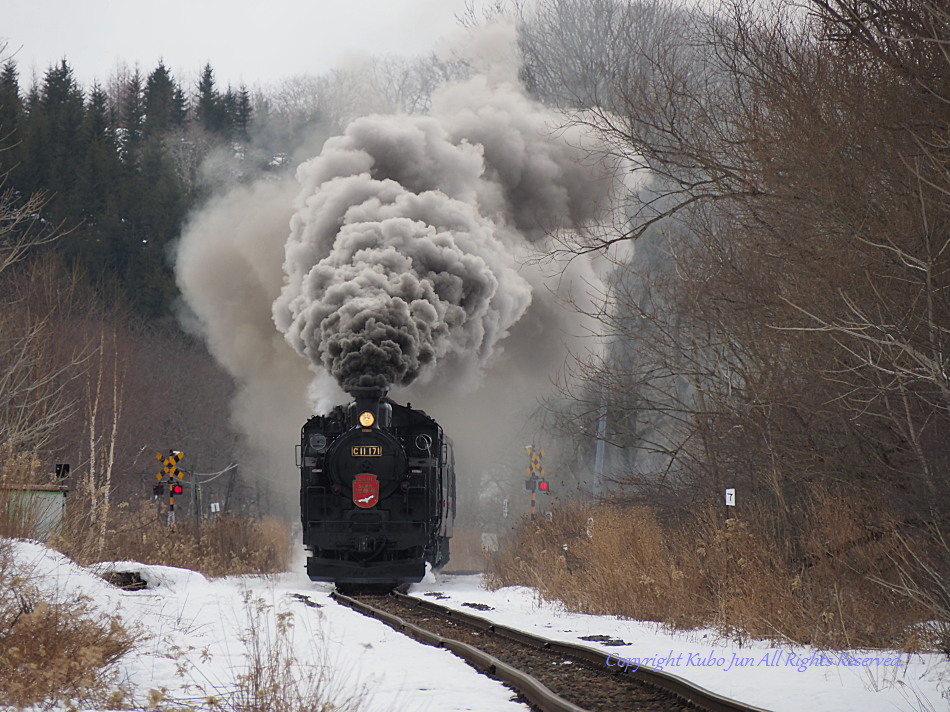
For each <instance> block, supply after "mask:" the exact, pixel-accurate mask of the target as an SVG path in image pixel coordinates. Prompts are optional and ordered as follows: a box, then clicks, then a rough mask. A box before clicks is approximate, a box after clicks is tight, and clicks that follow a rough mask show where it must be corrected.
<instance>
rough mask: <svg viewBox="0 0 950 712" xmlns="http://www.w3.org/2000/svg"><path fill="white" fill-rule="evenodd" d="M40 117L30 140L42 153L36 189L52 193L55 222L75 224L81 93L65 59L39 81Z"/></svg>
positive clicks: (82, 115) (80, 155)
mask: <svg viewBox="0 0 950 712" xmlns="http://www.w3.org/2000/svg"><path fill="white" fill-rule="evenodd" d="M39 108H40V111H41V113H42V117H38V119H39V120H40V122H41V123H40V126H39V131H38V133H37V134H34V135H33V139H34V140H39V141H42V142H43V143H44V144H45V150H44V149H41V151H40V152H38V153H37V154H35V155H41V156H42V157H43V159H45V160H44V161H43V164H41V165H40V166H38V168H39V169H40V172H39V174H38V176H37V177H38V179H39V181H40V183H41V185H40V186H38V187H40V188H43V189H46V190H47V191H48V192H50V193H55V194H56V198H55V199H54V201H53V202H52V204H51V207H52V209H53V215H52V217H53V219H54V221H55V222H59V221H62V220H65V221H67V223H73V222H78V219H77V218H78V216H79V212H80V211H79V206H78V196H77V190H76V189H77V187H78V185H79V181H80V175H79V172H80V170H79V167H80V165H81V164H82V161H83V157H84V153H85V144H84V142H83V140H82V139H83V130H82V129H83V121H84V118H85V108H84V106H83V95H82V90H81V89H80V88H79V85H78V84H77V83H76V79H75V77H74V76H73V70H72V68H71V67H70V66H69V64H68V63H67V62H66V60H65V59H63V60H61V61H60V63H59V64H57V65H54V66H52V67H50V68H49V69H48V70H47V72H46V76H45V77H44V80H43V88H42V90H41V92H40V96H39Z"/></svg>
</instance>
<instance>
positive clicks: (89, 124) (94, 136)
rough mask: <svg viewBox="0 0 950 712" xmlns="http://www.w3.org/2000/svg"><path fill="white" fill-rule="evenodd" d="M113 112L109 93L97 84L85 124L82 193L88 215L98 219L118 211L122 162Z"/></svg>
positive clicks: (86, 214) (96, 220) (82, 202)
mask: <svg viewBox="0 0 950 712" xmlns="http://www.w3.org/2000/svg"><path fill="white" fill-rule="evenodd" d="M109 114H110V112H109V98H108V95H107V94H106V92H105V90H104V89H103V88H102V87H101V86H100V85H99V84H95V85H93V87H92V91H91V92H90V94H89V101H88V103H87V105H86V116H85V121H84V123H83V132H84V134H85V136H84V141H85V143H86V163H85V166H84V168H83V171H82V177H83V181H82V185H81V186H80V194H81V196H82V200H81V205H82V210H83V214H84V216H86V217H87V219H90V220H92V221H95V222H101V221H102V219H103V217H104V216H105V215H106V214H107V213H109V214H115V212H116V210H117V207H118V206H117V204H116V200H115V196H116V193H117V188H118V184H119V182H120V180H121V167H122V165H121V161H120V160H119V148H118V145H117V143H116V138H115V131H114V129H113V126H112V123H111V121H110V115H109Z"/></svg>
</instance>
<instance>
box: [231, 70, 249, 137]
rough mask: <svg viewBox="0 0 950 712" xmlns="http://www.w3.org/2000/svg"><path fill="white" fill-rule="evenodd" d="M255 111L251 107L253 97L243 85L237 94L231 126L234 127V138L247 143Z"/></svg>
mask: <svg viewBox="0 0 950 712" xmlns="http://www.w3.org/2000/svg"><path fill="white" fill-rule="evenodd" d="M253 116H254V110H253V108H252V107H251V95H250V92H248V90H247V87H246V86H244V85H243V84H242V85H241V89H240V90H239V91H238V93H237V102H236V104H235V109H234V115H233V117H232V120H231V125H232V126H233V127H234V137H235V138H237V139H238V140H240V141H247V140H248V138H249V129H250V125H251V119H252V118H253Z"/></svg>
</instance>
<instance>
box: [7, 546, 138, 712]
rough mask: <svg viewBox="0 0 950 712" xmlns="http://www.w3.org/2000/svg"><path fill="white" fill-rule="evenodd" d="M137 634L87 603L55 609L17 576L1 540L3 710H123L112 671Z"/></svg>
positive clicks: (70, 604) (75, 602)
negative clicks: (60, 705)
mask: <svg viewBox="0 0 950 712" xmlns="http://www.w3.org/2000/svg"><path fill="white" fill-rule="evenodd" d="M135 642H136V636H135V634H133V633H131V632H129V631H128V630H126V629H125V628H123V626H122V625H121V624H120V623H119V621H118V620H117V619H116V618H114V617H112V616H108V615H104V614H98V613H95V612H93V609H92V607H91V606H90V605H89V603H88V602H87V601H81V600H80V601H71V602H69V603H54V602H51V601H49V600H44V598H43V597H42V596H41V595H40V594H39V593H38V592H37V591H36V589H34V588H33V586H31V585H30V582H29V581H26V580H24V579H22V578H21V577H19V576H17V575H16V573H15V572H14V570H13V567H12V562H11V557H10V547H9V542H7V541H4V540H0V705H10V706H12V707H15V708H22V707H26V706H29V705H33V704H38V703H46V704H47V705H48V704H50V703H55V702H68V703H70V704H73V705H75V704H93V703H97V704H106V705H108V706H110V707H116V706H118V705H119V704H121V701H122V700H121V696H122V694H121V692H116V690H117V689H118V688H116V687H115V679H114V674H113V672H112V671H113V665H114V663H115V662H116V661H117V660H119V658H121V657H122V656H123V655H125V654H126V653H127V652H129V650H131V649H132V647H133V646H134V644H135Z"/></svg>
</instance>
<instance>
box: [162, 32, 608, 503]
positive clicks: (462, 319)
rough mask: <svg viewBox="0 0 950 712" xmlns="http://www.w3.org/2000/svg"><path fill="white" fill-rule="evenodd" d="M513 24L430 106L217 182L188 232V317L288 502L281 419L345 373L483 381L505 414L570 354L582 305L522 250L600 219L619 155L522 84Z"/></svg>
mask: <svg viewBox="0 0 950 712" xmlns="http://www.w3.org/2000/svg"><path fill="white" fill-rule="evenodd" d="M515 39H516V38H515V32H514V29H513V28H512V27H508V26H504V25H496V26H493V27H490V28H488V29H487V30H485V31H482V32H481V33H480V34H478V35H477V36H476V37H475V40H474V42H473V45H472V46H473V48H474V49H472V57H473V59H474V61H475V62H479V61H482V60H479V58H480V57H489V58H491V60H490V61H489V60H485V61H483V62H482V65H481V68H482V69H483V71H481V72H480V73H478V74H476V75H475V76H473V77H472V78H471V79H469V80H468V81H465V82H460V83H456V84H451V85H446V86H444V87H442V88H441V89H439V90H438V91H437V92H436V94H435V95H434V96H433V99H432V109H431V112H430V114H429V115H428V116H406V115H388V116H384V115H374V116H368V117H363V118H360V119H358V120H356V121H354V122H353V123H352V124H351V125H350V126H349V127H348V128H347V129H346V130H345V132H344V133H343V134H342V135H340V136H337V137H334V138H332V139H330V140H328V141H327V142H326V143H325V144H324V146H323V150H322V151H321V153H320V154H319V155H317V156H316V157H314V158H312V159H310V160H309V161H306V162H305V163H303V164H302V165H301V166H300V167H299V168H298V170H297V175H296V180H295V181H294V180H286V181H273V180H261V181H259V182H258V183H256V184H253V185H250V186H245V187H241V188H237V189H235V190H233V191H231V192H230V193H228V194H226V195H223V196H220V197H219V198H217V199H216V200H214V201H212V202H210V203H209V204H208V205H207V206H206V207H205V208H204V209H202V210H201V211H200V212H198V213H197V214H195V215H194V216H193V217H192V220H191V223H190V224H189V226H188V228H187V229H186V231H185V233H184V234H183V236H182V240H181V243H180V246H179V252H178V256H177V257H178V259H177V264H176V274H177V278H178V283H179V286H180V288H181V290H182V294H183V296H184V299H185V301H186V302H187V305H188V307H189V318H188V319H187V320H186V321H187V322H188V323H191V324H193V325H194V327H195V329H196V330H197V331H200V333H201V334H202V335H203V336H204V338H205V339H206V341H207V343H208V345H209V349H210V350H211V352H212V354H213V355H214V356H215V357H216V358H217V360H218V361H219V362H220V363H221V364H223V365H224V366H225V368H227V370H228V371H229V372H230V373H231V374H232V375H233V376H234V378H235V380H236V381H237V383H238V384H239V396H238V401H237V403H236V408H235V413H234V420H235V422H236V424H237V425H238V426H239V427H240V429H241V430H242V431H244V432H245V433H246V434H247V435H248V437H249V440H250V445H251V448H250V449H251V450H252V451H253V452H256V453H257V454H258V460H257V461H258V462H259V463H260V464H261V467H262V468H276V470H275V471H274V474H275V475H278V473H279V477H275V479H278V481H283V482H287V494H288V498H287V499H288V502H292V501H293V494H292V492H293V490H294V487H295V483H294V482H293V480H292V478H291V479H288V478H287V477H286V467H285V466H286V460H287V452H286V451H287V447H288V446H287V442H288V438H289V435H288V434H292V433H295V432H297V431H299V428H300V424H301V423H302V422H303V421H304V420H305V418H306V417H307V415H309V414H310V413H312V412H314V411H316V412H325V411H326V410H327V409H328V408H329V407H331V406H332V405H335V404H337V403H341V402H344V401H345V400H346V397H345V395H344V394H343V393H342V392H341V390H340V389H341V388H343V389H347V388H349V387H351V386H353V385H363V384H373V385H378V386H382V387H393V388H397V387H399V386H407V385H409V384H413V387H412V389H411V391H407V392H406V394H405V396H403V398H404V399H405V398H406V397H407V396H408V397H411V398H412V400H414V401H419V400H421V401H428V403H430V404H436V403H438V402H439V400H438V399H440V398H445V397H448V389H446V386H447V385H452V386H459V385H461V386H462V390H464V387H465V386H472V385H473V383H477V384H478V385H479V386H480V388H479V392H478V397H479V398H482V399H484V401H485V402H486V403H487V404H488V405H489V408H492V409H495V412H496V413H497V412H498V410H497V409H498V408H499V407H505V406H504V405H502V401H503V400H504V399H506V398H508V399H514V398H515V397H517V398H518V399H520V403H521V404H522V405H523V404H524V403H525V402H530V403H533V402H534V401H535V399H536V398H537V392H536V390H534V391H532V390H531V389H532V388H535V389H536V387H537V386H538V385H539V384H541V383H542V382H543V384H546V385H549V382H548V379H549V378H550V373H551V368H549V367H556V365H557V364H558V363H559V362H560V360H561V359H562V358H563V355H564V348H563V341H564V340H565V338H566V332H567V331H570V330H571V329H573V328H576V326H577V325H576V324H575V323H574V321H576V317H575V316H571V315H570V314H569V313H568V312H567V311H566V310H564V309H563V308H561V307H560V305H557V304H556V303H555V300H554V299H553V298H552V297H551V291H552V290H551V288H550V286H549V284H548V283H546V275H544V274H543V273H542V271H541V269H540V268H539V267H538V266H537V265H536V264H532V263H530V262H528V261H526V260H525V258H526V257H528V256H529V255H530V253H531V252H532V250H533V249H534V248H535V247H540V248H543V245H544V240H545V239H546V236H547V235H549V234H550V233H552V232H556V231H558V230H562V229H570V228H571V227H573V226H575V225H579V224H583V223H584V222H586V221H589V220H591V219H594V218H596V217H597V216H598V214H599V213H600V212H601V211H602V209H603V208H604V207H605V205H606V203H607V201H608V199H609V197H610V194H611V189H612V188H613V187H614V180H615V178H616V173H617V172H616V169H615V167H614V166H610V165H605V164H602V163H598V162H596V161H594V160H592V159H591V158H590V156H589V154H588V152H587V150H585V143H589V139H588V138H587V137H586V136H585V135H584V133H583V131H582V130H581V129H580V128H574V129H565V130H558V129H557V126H558V124H559V117H558V116H557V115H554V114H553V113H551V112H550V111H548V110H547V109H545V108H544V107H543V106H541V105H539V104H537V103H535V102H533V101H532V100H530V99H528V98H527V97H526V96H525V95H524V94H523V92H522V90H521V88H520V86H519V84H518V82H517V63H516V62H515V61H513V58H514V56H515V50H514V48H515V47H516V43H515ZM499 57H501V58H507V61H502V62H500V63H499V62H498V58H499ZM572 272H573V274H572ZM559 279H560V281H559V282H558V283H557V284H555V285H554V291H556V290H557V288H558V287H560V288H562V291H563V287H564V285H570V283H571V282H572V280H573V285H574V286H573V288H574V289H575V290H576V289H577V287H578V286H579V285H580V286H583V283H584V282H585V280H591V279H595V277H593V276H592V273H591V272H590V268H589V264H587V263H584V262H582V261H581V260H577V261H574V262H572V263H571V265H570V267H569V269H568V272H567V277H566V278H565V277H564V276H563V275H559ZM562 296H563V294H562ZM275 327H276V328H275ZM301 356H303V357H304V358H301ZM549 359H550V360H549ZM486 368H487V369H488V371H487V372H488V374H489V376H490V377H489V378H488V379H487V380H481V381H480V380H479V379H480V378H481V377H482V374H484V373H485V372H486V371H485V369H486ZM493 379H494V380H493ZM452 390H454V391H455V392H456V393H458V392H459V388H454V389H452ZM394 397H397V398H398V397H400V396H398V394H397V395H394ZM430 407H431V406H430ZM438 418H439V419H440V420H442V421H446V420H451V416H449V417H446V411H445V410H442V411H440V412H439V413H438ZM499 420H501V419H500V418H498V417H497V416H495V417H492V416H490V415H486V416H485V420H484V421H483V422H481V423H478V424H475V423H472V427H473V428H474V427H479V428H483V427H484V428H490V427H492V426H494V425H497V423H498V421H499ZM490 421H494V422H490ZM444 424H446V426H447V428H450V427H451V423H444ZM450 432H451V430H450ZM456 440H457V443H458V436H456ZM479 449H480V450H484V447H483V446H480V447H479Z"/></svg>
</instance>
